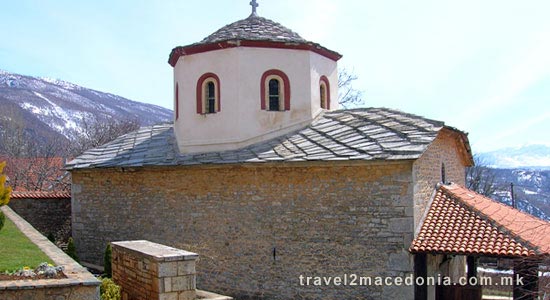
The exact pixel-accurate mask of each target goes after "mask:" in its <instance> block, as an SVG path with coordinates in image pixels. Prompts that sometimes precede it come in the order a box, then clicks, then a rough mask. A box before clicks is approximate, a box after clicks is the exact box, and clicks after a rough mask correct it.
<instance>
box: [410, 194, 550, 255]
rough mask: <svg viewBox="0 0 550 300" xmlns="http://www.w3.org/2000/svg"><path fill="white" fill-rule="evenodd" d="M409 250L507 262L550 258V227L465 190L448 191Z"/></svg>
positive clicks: (434, 205) (438, 198) (433, 205)
mask: <svg viewBox="0 0 550 300" xmlns="http://www.w3.org/2000/svg"><path fill="white" fill-rule="evenodd" d="M409 250H410V251H411V252H412V253H444V254H461V255H486V256H506V257H517V256H537V255H550V222H546V221H543V220H540V219H538V218H535V217H533V216H531V215H529V214H526V213H523V212H521V211H519V210H517V209H514V208H512V207H509V206H506V205H504V204H501V203H498V202H496V201H494V200H491V199H489V198H487V197H484V196H482V195H480V194H477V193H475V192H473V191H470V190H468V189H467V188H465V187H462V186H460V185H457V184H451V185H442V186H440V187H439V188H438V189H437V191H436V194H435V196H434V198H433V200H432V203H431V206H430V208H429V210H428V213H427V215H426V218H425V219H424V221H423V223H422V225H421V228H420V231H419V232H418V234H417V235H416V238H415V239H414V241H413V242H412V244H411V247H410V249H409Z"/></svg>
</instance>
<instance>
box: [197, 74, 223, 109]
mask: <svg viewBox="0 0 550 300" xmlns="http://www.w3.org/2000/svg"><path fill="white" fill-rule="evenodd" d="M220 90H221V89H220V78H219V77H218V75H216V74H214V73H206V74H203V75H202V76H201V77H200V78H199V80H197V90H196V93H197V95H196V96H197V113H198V114H201V115H202V114H212V113H217V112H220V111H221V93H220Z"/></svg>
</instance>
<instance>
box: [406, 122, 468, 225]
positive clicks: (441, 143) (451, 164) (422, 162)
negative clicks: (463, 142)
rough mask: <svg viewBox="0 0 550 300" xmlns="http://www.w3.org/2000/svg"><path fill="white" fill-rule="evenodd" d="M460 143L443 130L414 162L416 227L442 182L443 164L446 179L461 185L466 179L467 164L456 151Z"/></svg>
mask: <svg viewBox="0 0 550 300" xmlns="http://www.w3.org/2000/svg"><path fill="white" fill-rule="evenodd" d="M457 147H459V145H458V144H457V141H456V140H455V139H454V138H453V137H452V136H451V135H449V134H447V133H445V131H443V130H442V131H441V132H440V133H439V135H438V137H437V138H436V139H435V140H434V141H433V143H432V144H431V145H430V146H429V147H428V150H427V151H426V152H424V154H423V155H422V156H421V157H420V158H419V159H417V160H416V161H415V162H414V166H413V178H414V179H413V180H414V224H415V228H417V226H418V225H419V222H420V221H421V219H422V216H423V215H424V212H425V211H426V206H427V204H428V203H429V201H430V199H431V198H432V195H433V193H434V191H435V187H436V185H437V184H438V183H440V182H441V180H442V178H441V166H442V164H444V165H445V177H446V178H445V180H446V181H447V182H455V183H458V184H461V185H464V184H465V181H466V166H465V165H464V162H463V160H462V159H461V157H460V155H459V153H458V152H457V151H456V149H457Z"/></svg>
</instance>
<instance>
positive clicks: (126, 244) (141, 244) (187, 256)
mask: <svg viewBox="0 0 550 300" xmlns="http://www.w3.org/2000/svg"><path fill="white" fill-rule="evenodd" d="M111 245H112V246H113V247H121V248H125V249H128V250H130V251H132V252H135V253H140V254H143V255H146V256H150V257H151V258H152V259H153V260H155V261H177V260H196V259H197V258H198V257H199V255H198V254H196V253H193V252H189V251H185V250H180V249H176V248H172V247H168V246H165V245H161V244H157V243H153V242H150V241H145V240H140V241H123V242H113V243H111Z"/></svg>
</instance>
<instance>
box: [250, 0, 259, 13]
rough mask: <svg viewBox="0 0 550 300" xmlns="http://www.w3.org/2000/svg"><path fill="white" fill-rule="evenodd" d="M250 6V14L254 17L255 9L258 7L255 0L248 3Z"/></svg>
mask: <svg viewBox="0 0 550 300" xmlns="http://www.w3.org/2000/svg"><path fill="white" fill-rule="evenodd" d="M250 5H251V6H252V14H253V15H256V8H258V6H260V5H259V4H258V3H257V2H256V0H252V1H250Z"/></svg>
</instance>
